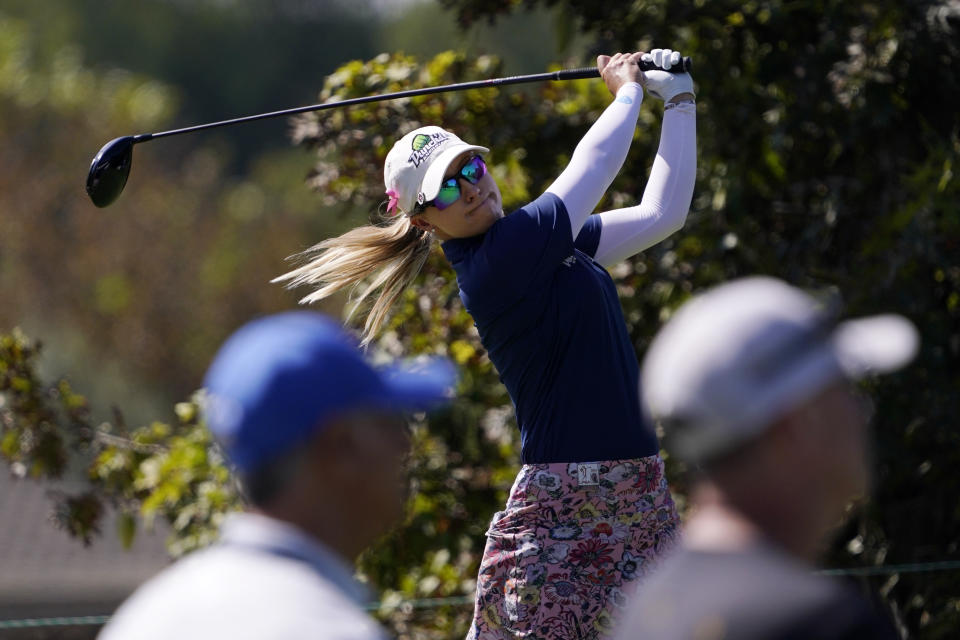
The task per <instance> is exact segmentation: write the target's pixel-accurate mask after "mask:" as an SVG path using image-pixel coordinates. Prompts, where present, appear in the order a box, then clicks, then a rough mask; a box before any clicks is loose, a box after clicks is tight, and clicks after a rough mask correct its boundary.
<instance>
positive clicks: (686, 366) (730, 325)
mask: <svg viewBox="0 0 960 640" xmlns="http://www.w3.org/2000/svg"><path fill="white" fill-rule="evenodd" d="M917 344H918V337H917V333H916V330H915V328H914V327H913V325H912V324H911V323H910V322H909V321H908V320H906V319H905V318H903V317H901V316H897V315H880V316H873V317H868V318H862V319H854V320H846V321H840V320H839V318H838V317H837V313H836V312H835V310H831V309H829V308H825V306H824V305H821V304H819V303H818V302H817V300H816V299H814V298H813V297H811V296H809V295H807V294H806V293H804V292H802V291H800V290H799V289H796V288H794V287H792V286H789V285H787V284H786V283H784V282H781V281H779V280H775V279H772V278H765V277H751V278H744V279H741V280H736V281H733V282H731V283H729V284H725V285H721V286H719V287H716V288H715V289H712V290H711V291H708V292H707V293H706V294H704V295H702V296H699V297H697V298H694V299H693V300H692V301H690V302H689V303H687V304H685V305H684V306H683V307H681V308H680V310H679V311H678V312H677V313H676V315H675V316H674V317H673V318H672V319H671V320H670V321H669V322H668V323H667V325H666V326H665V327H664V328H663V329H662V330H661V331H660V333H659V334H658V335H657V336H656V337H655V338H654V340H653V343H652V344H651V346H650V349H649V350H648V352H647V355H646V358H645V361H644V364H643V373H642V380H643V384H642V394H643V398H642V400H643V404H644V409H645V411H646V412H647V413H648V414H649V415H650V417H651V418H652V419H653V420H655V421H656V422H658V423H659V424H660V425H661V426H662V428H663V429H664V447H665V448H666V450H667V452H668V453H670V454H671V455H674V456H676V457H677V458H678V459H680V460H683V461H685V462H686V463H688V464H689V465H690V466H691V467H693V468H695V469H696V472H697V475H696V478H695V479H694V481H693V484H692V489H691V495H690V498H691V507H692V508H691V513H692V515H691V516H690V518H689V520H688V522H687V523H686V526H685V529H684V533H683V536H682V539H681V543H680V545H679V546H678V548H677V550H676V551H675V552H674V553H673V554H672V555H671V556H670V557H669V558H668V559H667V560H666V561H665V562H664V563H663V565H662V566H661V567H660V568H659V569H658V570H657V571H656V572H654V574H653V575H652V576H651V577H650V579H649V580H648V581H647V582H646V583H644V584H643V585H641V587H640V588H639V589H638V591H637V593H636V594H635V596H634V600H632V601H631V604H630V605H629V610H628V612H627V613H626V615H625V616H624V617H623V619H622V625H621V626H620V628H619V631H618V636H617V637H618V638H620V639H624V640H625V639H627V638H645V639H647V638H648V639H650V640H668V639H671V640H672V639H681V638H683V639H688V638H689V639H692V638H696V639H697V640H720V639H723V638H731V639H732V638H736V639H738V640H760V639H770V638H778V639H780V638H797V639H800V638H845V639H846V638H871V639H882V638H896V637H897V635H896V632H895V631H894V629H893V626H892V625H891V624H890V622H889V621H888V620H887V619H886V617H885V616H884V615H882V614H881V613H879V612H877V611H875V610H874V608H873V607H872V606H871V605H870V604H868V601H867V600H865V599H863V598H862V597H861V596H860V595H859V594H858V593H857V592H856V591H855V590H854V589H852V588H850V587H848V586H846V585H844V584H842V583H840V582H837V581H834V580H832V579H828V578H826V577H823V576H818V575H816V574H815V573H814V572H813V563H814V562H815V561H816V557H817V555H818V552H819V551H820V550H821V548H822V547H821V545H823V543H824V542H825V541H826V539H827V537H828V534H829V533H830V531H831V529H833V528H834V527H836V525H837V524H839V522H840V521H841V520H842V518H843V515H844V512H845V510H846V509H847V507H848V506H849V504H850V502H851V500H854V499H856V498H858V497H861V496H863V495H865V494H866V493H867V491H868V488H869V483H870V478H869V477H870V474H869V449H870V447H869V442H868V441H869V437H868V430H867V422H868V412H867V409H866V406H865V399H864V398H862V397H861V396H860V395H859V394H858V391H857V388H856V385H855V381H856V380H858V379H860V378H862V377H864V376H866V375H870V374H874V373H885V372H889V371H893V370H895V369H898V368H900V367H902V366H903V365H905V364H906V363H907V362H909V361H910V360H911V359H912V357H913V356H914V354H915V352H916V349H917Z"/></svg>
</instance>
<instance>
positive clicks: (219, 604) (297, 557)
mask: <svg viewBox="0 0 960 640" xmlns="http://www.w3.org/2000/svg"><path fill="white" fill-rule="evenodd" d="M365 600H366V589H365V588H364V587H363V585H361V584H360V583H358V582H357V581H356V580H354V578H353V575H352V570H351V567H350V565H349V564H347V562H345V561H344V560H343V559H342V558H341V557H340V556H339V555H337V554H336V553H334V552H333V551H331V550H330V549H327V548H326V547H324V546H323V545H322V544H321V543H320V542H319V541H317V540H315V539H313V538H311V537H310V536H308V535H306V534H305V533H303V532H302V531H300V530H298V529H297V528H296V527H294V526H292V525H290V524H287V523H284V522H280V521H278V520H274V519H273V518H269V517H266V516H263V515H258V514H251V513H238V514H232V515H231V516H230V517H229V518H228V519H227V521H226V522H225V523H224V527H223V532H222V536H221V540H220V542H218V543H217V544H216V545H214V546H212V547H211V548H209V549H205V550H203V551H197V552H196V553H194V554H192V555H190V556H188V557H186V558H184V559H183V560H180V561H179V562H177V563H176V564H174V565H173V566H171V567H169V568H167V569H165V570H163V571H161V572H160V573H159V574H157V575H156V576H154V577H153V578H151V579H150V580H148V581H147V582H146V583H145V584H144V585H143V586H141V587H140V588H139V589H138V590H137V591H136V592H135V593H134V594H133V595H132V596H131V597H130V598H129V599H128V600H127V601H126V602H125V603H124V604H123V605H121V606H120V608H119V609H118V610H117V612H116V614H115V615H114V616H113V617H112V618H111V619H110V621H109V623H108V624H107V626H106V627H104V629H103V631H102V632H101V633H100V635H99V636H98V638H99V639H100V640H147V639H154V638H156V639H157V640H159V639H161V638H162V639H164V640H166V639H169V638H178V639H189V638H198V639H199V638H204V639H216V638H230V639H231V640H240V639H245V638H250V639H253V638H257V639H265V638H271V639H273V638H276V639H287V638H319V639H322V640H328V639H329V640H334V639H336V640H385V638H386V635H385V634H384V632H383V629H382V628H381V627H380V626H379V625H378V624H377V623H376V622H375V621H374V620H373V619H372V618H370V616H368V615H367V614H366V612H365V611H364V610H363V608H362V604H363V603H364V602H365Z"/></svg>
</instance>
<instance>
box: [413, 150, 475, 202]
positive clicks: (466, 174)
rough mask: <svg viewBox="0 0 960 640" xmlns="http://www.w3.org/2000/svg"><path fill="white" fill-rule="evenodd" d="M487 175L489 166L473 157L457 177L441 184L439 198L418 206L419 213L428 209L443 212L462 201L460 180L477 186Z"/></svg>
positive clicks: (461, 168)
mask: <svg viewBox="0 0 960 640" xmlns="http://www.w3.org/2000/svg"><path fill="white" fill-rule="evenodd" d="M486 174H487V165H486V164H484V162H483V158H481V157H480V156H473V157H472V158H470V159H469V160H467V161H466V162H465V163H464V165H463V166H462V167H460V171H459V172H458V173H457V175H455V176H453V177H452V178H447V179H446V180H444V181H443V182H442V183H441V184H440V191H439V192H438V193H437V197H436V198H434V199H433V200H431V201H430V202H424V203H423V204H421V205H417V213H420V212H421V211H424V210H425V209H426V208H427V207H431V206H433V207H436V208H437V209H439V210H440V211H443V210H444V209H446V208H447V207H449V206H450V205H452V204H453V203H454V202H456V201H457V200H459V199H460V179H461V178H463V179H464V180H466V181H467V182H469V183H470V184H477V183H478V182H480V178H482V177H483V176H485V175H486Z"/></svg>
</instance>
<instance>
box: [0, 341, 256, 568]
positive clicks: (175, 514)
mask: <svg viewBox="0 0 960 640" xmlns="http://www.w3.org/2000/svg"><path fill="white" fill-rule="evenodd" d="M40 350H41V347H40V345H39V344H38V343H35V342H31V341H30V340H29V339H28V338H27V337H26V336H24V335H23V333H22V332H21V331H19V330H14V331H13V332H12V333H10V334H0V443H2V444H0V456H2V457H3V458H4V459H6V460H7V462H9V463H10V464H11V468H12V470H13V471H14V473H15V474H16V475H20V476H29V477H30V478H32V479H36V480H41V479H54V478H59V477H61V476H62V475H63V472H64V470H65V468H66V465H67V463H68V462H69V460H68V458H71V457H73V458H79V459H80V460H83V461H85V462H86V464H87V478H88V487H87V488H86V489H85V490H82V491H80V492H79V493H76V494H66V493H63V492H59V493H55V495H54V499H55V502H56V504H55V511H54V513H55V516H56V521H57V523H58V524H59V525H60V526H61V527H63V528H64V529H65V530H66V531H67V532H68V533H70V534H71V535H73V536H75V537H78V538H81V539H82V540H83V541H84V542H85V543H86V544H90V543H91V541H92V539H93V537H94V536H95V535H96V534H97V533H99V531H100V527H101V522H102V519H103V517H104V515H105V514H106V512H107V507H112V508H113V509H115V510H118V511H119V518H118V523H117V526H118V530H119V533H120V539H121V540H122V541H123V542H124V543H125V544H127V545H129V544H130V543H131V542H132V540H133V537H134V535H135V531H136V527H137V524H136V522H137V521H136V519H135V517H134V515H137V516H139V517H140V518H141V519H143V520H144V521H145V523H146V524H147V526H151V525H152V523H153V522H154V521H155V520H160V521H161V522H163V525H164V528H167V529H169V530H170V539H169V545H168V548H169V550H170V552H171V553H172V554H173V555H175V556H176V555H180V554H182V553H185V552H187V551H191V550H193V549H196V548H199V547H203V546H206V545H208V544H210V542H212V541H213V540H214V539H215V536H216V533H217V529H218V526H219V523H220V521H221V520H222V517H223V515H224V513H226V512H227V511H230V510H233V509H236V508H237V507H238V506H239V504H240V499H239V495H238V493H237V492H236V490H235V489H234V484H233V482H232V480H231V479H230V475H229V472H228V470H227V468H226V466H225V465H224V461H223V457H222V455H221V454H220V453H219V451H218V450H217V448H216V447H215V445H214V444H213V441H212V439H211V436H210V433H209V432H208V431H207V429H206V428H205V427H204V426H203V425H202V424H201V423H200V422H199V421H198V419H199V415H200V412H199V403H200V401H201V397H200V395H197V396H195V397H194V398H193V399H192V400H191V401H189V402H183V403H180V404H178V405H177V407H176V412H177V417H178V420H177V421H176V422H175V423H173V424H164V423H160V422H155V423H153V424H151V425H148V426H146V427H142V428H139V429H136V430H133V431H129V432H128V430H127V429H126V427H125V425H124V423H123V418H122V416H121V415H120V414H119V413H118V414H117V415H116V418H115V421H114V422H115V424H113V425H111V424H109V423H103V424H99V425H97V426H94V425H93V424H92V423H91V421H90V417H89V411H88V407H87V402H86V399H85V398H83V397H82V396H79V395H77V394H76V393H74V392H73V391H72V389H71V387H70V384H69V382H68V381H67V380H65V379H60V380H58V381H56V382H55V383H53V384H45V383H43V382H42V381H41V380H40V379H39V377H38V376H37V373H36V369H37V362H38V359H39V356H40Z"/></svg>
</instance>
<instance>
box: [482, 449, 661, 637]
mask: <svg viewBox="0 0 960 640" xmlns="http://www.w3.org/2000/svg"><path fill="white" fill-rule="evenodd" d="M678 535H679V518H678V517H677V511H676V507H675V506H674V504H673V499H672V498H671V497H670V490H669V488H668V487H667V481H666V478H665V477H664V474H663V461H662V460H661V459H660V456H650V457H647V458H638V459H632V460H611V461H606V462H592V463H569V464H568V463H553V464H528V465H524V466H523V468H522V469H521V470H520V473H519V475H518V476H517V479H516V481H515V482H514V484H513V488H512V489H511V491H510V499H509V500H508V501H507V506H506V509H504V510H503V511H500V512H498V513H496V514H494V516H493V521H492V522H491V523H490V529H489V530H488V531H487V546H486V549H485V550H484V553H483V559H482V561H481V563H480V575H479V578H478V582H477V601H476V608H475V610H474V620H473V625H472V626H471V628H470V633H469V634H468V636H467V638H468V640H508V639H509V640H513V639H515V638H524V639H528V640H534V639H536V640H561V639H562V640H574V639H591V640H592V639H594V638H602V637H605V636H606V635H607V634H609V633H610V632H611V631H612V630H613V625H614V622H615V620H616V618H617V613H618V610H619V609H620V608H621V607H623V606H624V604H626V600H627V595H628V594H629V593H630V591H631V590H632V587H633V585H634V584H635V583H636V581H637V580H638V579H640V578H642V577H643V576H644V575H645V574H646V573H648V572H649V571H650V570H651V569H652V568H653V566H654V564H655V562H656V557H657V556H658V555H659V554H661V553H662V552H663V551H665V550H667V549H669V548H670V547H671V546H672V545H673V544H674V543H675V541H676V539H677V537H678Z"/></svg>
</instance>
